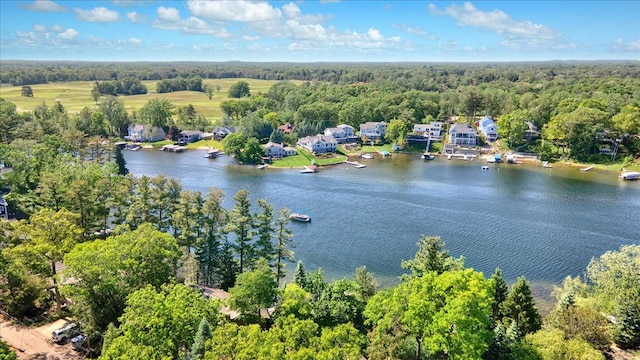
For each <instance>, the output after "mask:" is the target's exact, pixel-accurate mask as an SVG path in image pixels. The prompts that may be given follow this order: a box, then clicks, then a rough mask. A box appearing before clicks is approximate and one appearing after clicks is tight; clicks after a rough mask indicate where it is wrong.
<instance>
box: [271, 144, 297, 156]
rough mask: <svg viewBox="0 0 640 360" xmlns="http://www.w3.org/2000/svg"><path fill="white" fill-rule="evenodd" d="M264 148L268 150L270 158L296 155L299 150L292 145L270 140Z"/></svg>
mask: <svg viewBox="0 0 640 360" xmlns="http://www.w3.org/2000/svg"><path fill="white" fill-rule="evenodd" d="M264 149H265V151H266V152H267V156H268V157H270V158H276V159H281V158H283V157H285V156H291V155H296V154H297V153H298V152H297V151H296V149H294V148H292V147H291V146H284V144H278V143H274V142H271V141H269V142H268V143H266V144H265V145H264Z"/></svg>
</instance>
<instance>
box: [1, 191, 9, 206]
mask: <svg viewBox="0 0 640 360" xmlns="http://www.w3.org/2000/svg"><path fill="white" fill-rule="evenodd" d="M0 205H4V206H7V205H8V204H7V201H6V200H5V199H4V198H3V197H2V194H0Z"/></svg>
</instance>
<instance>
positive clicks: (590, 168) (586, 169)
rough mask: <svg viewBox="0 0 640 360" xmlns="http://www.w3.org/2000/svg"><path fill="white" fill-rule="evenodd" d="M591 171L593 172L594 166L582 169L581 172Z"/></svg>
mask: <svg viewBox="0 0 640 360" xmlns="http://www.w3.org/2000/svg"><path fill="white" fill-rule="evenodd" d="M589 170H593V166H587V167H585V168H581V169H580V171H589Z"/></svg>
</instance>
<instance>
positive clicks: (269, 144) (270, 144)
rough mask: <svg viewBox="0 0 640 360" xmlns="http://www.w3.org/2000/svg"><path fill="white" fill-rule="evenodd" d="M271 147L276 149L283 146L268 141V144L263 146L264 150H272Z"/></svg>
mask: <svg viewBox="0 0 640 360" xmlns="http://www.w3.org/2000/svg"><path fill="white" fill-rule="evenodd" d="M272 147H277V148H284V145H282V144H278V143H274V142H271V141H269V142H268V143H266V144H264V148H265V149H266V148H272Z"/></svg>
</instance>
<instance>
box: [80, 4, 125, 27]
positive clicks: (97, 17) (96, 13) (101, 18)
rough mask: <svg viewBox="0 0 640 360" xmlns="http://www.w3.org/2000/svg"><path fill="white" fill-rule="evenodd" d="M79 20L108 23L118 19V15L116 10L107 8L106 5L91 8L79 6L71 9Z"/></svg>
mask: <svg viewBox="0 0 640 360" xmlns="http://www.w3.org/2000/svg"><path fill="white" fill-rule="evenodd" d="M73 10H74V11H75V12H76V15H77V17H78V19H79V20H82V21H86V22H101V23H109V22H115V21H118V19H119V15H118V13H117V12H116V11H113V10H109V9H107V8H106V7H103V6H100V7H96V8H93V9H92V10H83V9H79V8H75V9H73Z"/></svg>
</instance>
